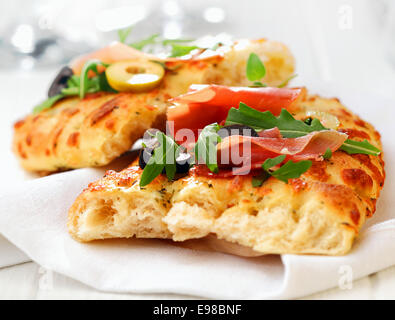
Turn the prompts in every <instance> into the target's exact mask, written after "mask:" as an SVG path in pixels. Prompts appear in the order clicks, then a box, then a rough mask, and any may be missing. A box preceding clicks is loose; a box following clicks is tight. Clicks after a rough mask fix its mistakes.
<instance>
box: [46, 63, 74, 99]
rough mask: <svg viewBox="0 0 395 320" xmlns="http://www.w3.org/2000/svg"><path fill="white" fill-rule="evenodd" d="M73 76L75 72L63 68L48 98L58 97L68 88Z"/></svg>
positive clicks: (68, 68)
mask: <svg viewBox="0 0 395 320" xmlns="http://www.w3.org/2000/svg"><path fill="white" fill-rule="evenodd" d="M72 75H73V70H72V69H71V68H70V67H67V66H66V67H63V68H62V69H61V70H60V71H59V73H58V74H57V76H56V77H55V79H54V80H53V81H52V84H51V86H50V87H49V90H48V98H50V97H53V96H56V95H57V94H59V93H61V92H62V89H64V88H67V80H69V79H70V77H71V76H72Z"/></svg>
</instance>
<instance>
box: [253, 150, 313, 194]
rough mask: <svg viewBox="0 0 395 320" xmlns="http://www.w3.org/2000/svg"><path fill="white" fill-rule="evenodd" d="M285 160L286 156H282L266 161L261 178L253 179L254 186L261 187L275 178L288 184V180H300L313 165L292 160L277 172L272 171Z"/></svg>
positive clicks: (303, 161) (309, 162)
mask: <svg viewBox="0 0 395 320" xmlns="http://www.w3.org/2000/svg"><path fill="white" fill-rule="evenodd" d="M284 160H285V155H281V156H278V157H275V158H269V159H266V160H265V162H264V163H263V164H262V173H261V174H260V175H259V176H255V177H253V178H252V186H253V187H260V186H262V184H263V183H264V182H265V181H266V180H267V179H268V178H269V177H270V176H273V177H275V178H276V179H278V180H281V181H283V182H285V183H288V179H292V178H299V177H300V176H301V175H302V174H303V173H305V172H306V171H307V170H309V168H310V167H311V165H312V162H311V161H310V160H302V161H298V162H293V161H292V160H289V161H287V162H286V163H285V164H284V165H282V166H281V167H280V168H279V169H277V170H274V171H273V170H270V168H273V167H275V166H277V165H279V164H280V163H281V162H283V161H284Z"/></svg>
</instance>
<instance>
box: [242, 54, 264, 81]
mask: <svg viewBox="0 0 395 320" xmlns="http://www.w3.org/2000/svg"><path fill="white" fill-rule="evenodd" d="M246 73H247V79H248V80H250V81H259V80H261V79H262V78H263V77H264V76H265V74H266V68H265V65H264V64H263V63H262V61H261V59H260V58H259V56H258V55H257V54H256V53H250V56H249V57H248V60H247V70H246Z"/></svg>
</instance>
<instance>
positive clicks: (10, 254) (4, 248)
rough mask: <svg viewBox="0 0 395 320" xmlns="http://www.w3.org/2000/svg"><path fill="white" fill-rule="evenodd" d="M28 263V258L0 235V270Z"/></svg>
mask: <svg viewBox="0 0 395 320" xmlns="http://www.w3.org/2000/svg"><path fill="white" fill-rule="evenodd" d="M27 261H30V258H29V257H28V256H27V255H26V254H25V253H23V251H21V250H19V249H18V248H17V247H15V246H14V245H13V244H12V243H11V242H9V241H8V240H7V239H6V238H4V237H3V236H2V235H0V268H3V267H8V266H12V265H14V264H18V263H23V262H27Z"/></svg>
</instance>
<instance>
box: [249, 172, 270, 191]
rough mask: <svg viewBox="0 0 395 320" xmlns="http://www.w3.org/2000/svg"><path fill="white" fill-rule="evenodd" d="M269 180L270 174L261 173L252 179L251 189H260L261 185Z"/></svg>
mask: <svg viewBox="0 0 395 320" xmlns="http://www.w3.org/2000/svg"><path fill="white" fill-rule="evenodd" d="M269 178H270V174H269V173H267V171H262V172H261V174H260V175H259V176H254V177H252V181H251V182H252V187H253V188H257V187H261V186H262V185H263V183H264V182H265V181H266V180H267V179H269Z"/></svg>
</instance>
